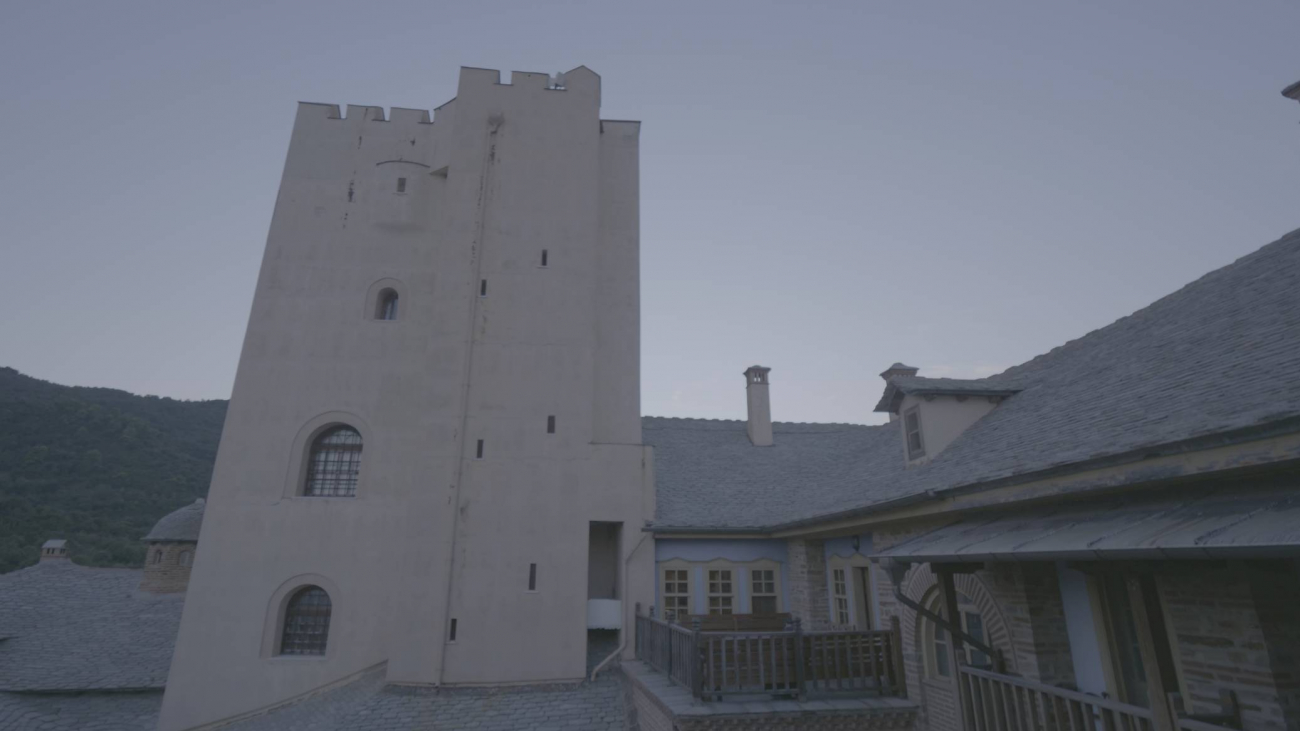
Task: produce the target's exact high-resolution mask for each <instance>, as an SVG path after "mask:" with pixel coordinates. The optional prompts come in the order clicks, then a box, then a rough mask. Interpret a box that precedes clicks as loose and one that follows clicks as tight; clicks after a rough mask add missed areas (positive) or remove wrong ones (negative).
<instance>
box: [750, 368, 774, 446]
mask: <svg viewBox="0 0 1300 731" xmlns="http://www.w3.org/2000/svg"><path fill="white" fill-rule="evenodd" d="M770 370H772V369H771V368H764V367H763V366H750V367H749V368H746V369H745V400H746V402H747V403H748V406H749V424H748V426H747V427H746V431H748V432H749V441H750V442H753V444H754V446H755V447H770V446H772V402H771V401H769V400H768V396H767V373H768V371H770Z"/></svg>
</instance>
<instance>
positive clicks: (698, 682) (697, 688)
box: [690, 617, 704, 698]
mask: <svg viewBox="0 0 1300 731" xmlns="http://www.w3.org/2000/svg"><path fill="white" fill-rule="evenodd" d="M702 626H703V623H702V622H701V621H700V618H699V617H693V618H691V654H690V658H691V695H693V696H695V697H696V698H703V697H704V654H703V652H702V651H701V650H700V628H701V627H702Z"/></svg>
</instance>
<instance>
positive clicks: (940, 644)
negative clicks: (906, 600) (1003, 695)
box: [925, 592, 992, 678]
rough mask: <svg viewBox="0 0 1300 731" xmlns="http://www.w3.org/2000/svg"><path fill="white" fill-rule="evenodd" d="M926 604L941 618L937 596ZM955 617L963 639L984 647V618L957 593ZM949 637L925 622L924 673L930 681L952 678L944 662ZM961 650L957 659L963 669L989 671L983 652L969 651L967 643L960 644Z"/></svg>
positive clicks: (967, 600)
mask: <svg viewBox="0 0 1300 731" xmlns="http://www.w3.org/2000/svg"><path fill="white" fill-rule="evenodd" d="M929 604H930V606H929V609H930V611H932V612H934V613H935V614H939V615H943V614H944V611H943V601H942V595H941V594H939V593H938V592H936V593H935V596H934V598H933V599H931V600H930V602H929ZM957 615H958V616H959V618H960V619H961V628H962V630H963V631H964V632H965V633H966V634H967V635H970V636H971V637H974V638H975V639H977V640H979V641H980V642H983V643H985V644H988V639H987V637H988V635H987V634H986V633H985V631H984V615H982V614H981V613H980V610H979V607H977V606H975V602H974V601H972V600H971V598H970V597H968V596H966V595H965V594H963V593H961V592H957ZM949 634H950V633H949V632H948V630H946V629H944V628H943V627H940V626H938V625H937V624H935V623H934V622H932V621H930V620H925V644H926V658H925V670H926V675H927V676H929V677H931V678H949V677H952V668H950V667H949V662H948V658H949V655H948V652H949V649H948V648H949V647H950V643H951V642H952V638H951V637H950V636H949ZM961 649H962V657H961V658H959V659H960V660H961V661H962V662H963V663H965V664H966V665H970V666H971V667H976V668H980V669H983V670H987V669H989V668H991V667H992V662H991V660H990V658H989V656H988V655H987V654H985V653H984V652H983V651H981V650H977V649H975V648H974V647H971V646H970V644H969V643H962V648H961Z"/></svg>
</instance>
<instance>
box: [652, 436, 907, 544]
mask: <svg viewBox="0 0 1300 731" xmlns="http://www.w3.org/2000/svg"><path fill="white" fill-rule="evenodd" d="M745 426H746V422H744V421H725V420H714V419H668V418H662V417H655V416H647V417H645V418H643V419H642V420H641V433H642V441H644V443H646V444H650V445H653V446H654V455H655V500H656V503H657V505H658V509H657V512H656V516H655V525H657V526H673V527H711V528H720V529H727V528H744V527H746V526H762V525H767V524H770V523H772V522H775V521H779V520H780V519H781V518H782V516H789V515H792V514H795V513H797V512H798V511H799V510H800V509H801V508H802V507H803V506H805V505H806V504H807V503H808V501H810V500H816V499H818V498H819V497H825V496H832V495H840V496H844V497H848V496H851V495H853V494H854V491H855V490H857V488H858V486H859V485H860V484H861V483H862V480H863V478H864V476H867V475H873V474H880V475H882V476H883V475H886V474H891V473H893V474H901V473H902V472H903V469H904V465H905V460H904V459H903V443H902V441H901V437H900V436H899V432H898V427H897V426H896V425H892V424H885V425H879V426H864V425H861V424H792V423H783V422H774V423H773V424H772V441H773V444H772V446H770V447H755V446H754V445H752V444H751V443H750V441H749V436H748V434H747V433H746V430H745Z"/></svg>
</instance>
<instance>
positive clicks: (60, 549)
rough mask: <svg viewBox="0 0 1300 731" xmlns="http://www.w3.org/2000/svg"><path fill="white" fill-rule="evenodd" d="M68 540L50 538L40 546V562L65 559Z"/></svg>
mask: <svg viewBox="0 0 1300 731" xmlns="http://www.w3.org/2000/svg"><path fill="white" fill-rule="evenodd" d="M67 560H68V542H67V541H65V540H63V539H62V538H51V539H50V540H48V541H46V542H45V544H44V545H42V546H41V562H42V563H44V562H46V561H67Z"/></svg>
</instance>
